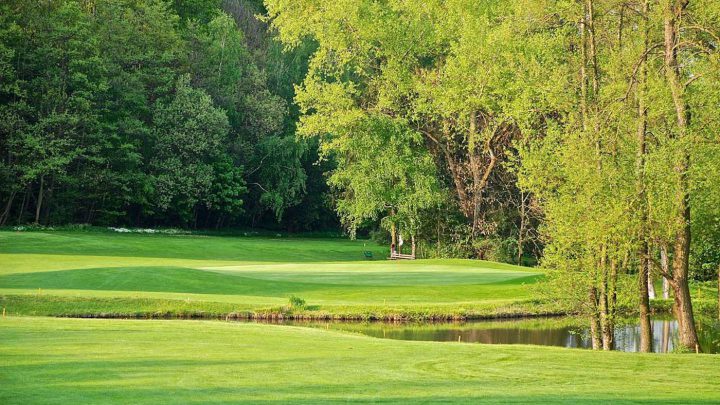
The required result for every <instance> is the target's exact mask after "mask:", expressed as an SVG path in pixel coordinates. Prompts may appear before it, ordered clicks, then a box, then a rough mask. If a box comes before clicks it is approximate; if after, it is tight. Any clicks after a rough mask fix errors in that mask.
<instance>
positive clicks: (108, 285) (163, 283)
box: [0, 267, 342, 296]
mask: <svg viewBox="0 0 720 405" xmlns="http://www.w3.org/2000/svg"><path fill="white" fill-rule="evenodd" d="M0 286H1V287H2V288H26V289H38V288H40V289H66V290H106V291H149V292H172V293H197V294H237V295H257V296H285V295H287V294H289V293H296V294H297V293H300V294H302V293H304V292H308V291H313V290H317V289H321V288H326V287H327V286H326V285H323V284H312V283H302V282H287V281H279V280H260V279H254V278H249V277H243V276H239V275H227V274H221V273H214V272H208V271H203V270H195V269H189V268H183V267H107V268H92V269H75V270H60V271H46V272H35V273H17V274H8V275H3V276H0ZM341 287H342V286H335V288H341Z"/></svg>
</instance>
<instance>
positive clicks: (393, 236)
mask: <svg viewBox="0 0 720 405" xmlns="http://www.w3.org/2000/svg"><path fill="white" fill-rule="evenodd" d="M390 216H391V217H394V216H395V209H392V210H390ZM397 248H398V245H397V230H396V228H395V222H394V220H393V222H391V223H390V255H391V256H392V254H393V253H395V251H396V249H397Z"/></svg>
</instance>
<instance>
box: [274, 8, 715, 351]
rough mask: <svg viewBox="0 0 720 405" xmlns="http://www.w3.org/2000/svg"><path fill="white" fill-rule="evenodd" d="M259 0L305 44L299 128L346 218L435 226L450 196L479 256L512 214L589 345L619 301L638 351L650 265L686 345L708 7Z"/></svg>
mask: <svg viewBox="0 0 720 405" xmlns="http://www.w3.org/2000/svg"><path fill="white" fill-rule="evenodd" d="M266 6H267V8H268V12H269V13H268V17H267V19H268V21H270V22H271V24H272V27H273V28H274V29H276V30H277V32H278V35H279V38H280V39H281V40H282V41H283V42H284V43H285V44H286V46H287V47H288V48H289V49H293V47H295V46H297V45H298V44H301V43H303V42H304V41H307V40H308V39H310V40H312V41H314V42H316V43H317V44H318V48H317V50H316V51H315V53H314V54H313V55H312V58H311V60H310V64H309V71H308V73H307V75H306V77H305V79H304V81H303V83H302V85H301V86H299V89H298V93H297V95H296V97H295V100H296V102H297V104H298V105H299V107H300V109H301V112H302V113H303V114H302V115H301V117H300V121H299V127H298V133H299V134H300V136H301V137H305V138H308V139H319V142H320V151H321V156H333V157H334V158H335V159H336V160H337V162H338V163H337V164H338V166H337V169H336V170H335V171H333V172H332V174H331V176H330V177H329V183H330V185H331V186H332V187H333V188H334V189H336V190H338V192H339V194H340V202H339V204H338V212H339V214H340V216H341V219H342V220H343V221H344V223H345V224H346V226H348V227H349V228H351V229H352V228H353V227H356V226H358V225H360V224H362V223H363V222H364V221H367V220H368V219H374V220H378V219H380V220H382V222H383V223H384V224H385V226H386V227H387V229H390V230H394V229H395V228H396V227H399V228H401V229H405V230H407V232H410V233H413V234H414V233H417V234H421V235H424V236H427V237H430V238H432V237H433V236H432V235H434V229H433V228H434V227H435V226H439V225H438V224H437V218H438V217H443V218H444V222H445V224H444V226H445V227H446V228H447V225H448V224H449V223H451V221H450V220H448V218H449V217H450V216H451V215H448V214H445V213H447V212H455V213H457V214H458V216H459V217H460V218H459V219H460V220H459V221H458V223H460V224H463V225H465V226H464V227H463V229H464V230H463V231H462V232H458V234H460V235H464V237H466V238H467V240H469V243H466V244H464V246H469V247H470V249H472V250H473V251H474V252H475V254H476V255H477V256H478V257H482V254H483V252H485V251H487V248H488V245H489V242H488V241H493V240H497V239H498V238H500V239H502V236H503V235H508V234H510V233H509V232H508V231H507V228H508V227H510V228H511V229H513V232H512V235H514V244H515V246H517V250H518V251H519V252H520V256H522V252H523V250H524V243H527V242H524V241H523V240H524V239H525V238H527V239H526V240H529V239H531V238H533V239H536V240H538V241H539V243H540V244H541V245H542V246H543V247H544V249H543V258H542V264H543V265H544V266H546V267H547V268H550V269H554V270H555V271H553V272H551V278H552V279H553V282H552V283H551V285H552V286H554V288H555V294H554V296H555V297H558V299H563V300H565V301H567V302H568V303H569V304H570V305H573V306H574V308H576V310H577V311H579V312H581V313H583V314H585V315H586V316H588V319H589V320H590V325H591V337H592V342H593V346H594V347H595V348H605V349H611V348H612V347H613V330H614V325H615V322H616V320H617V317H618V308H619V306H621V305H623V304H627V305H632V306H635V307H636V308H638V310H639V312H640V315H641V321H642V322H641V326H642V328H641V329H642V338H643V339H642V350H644V351H649V350H650V346H651V344H652V341H651V335H650V320H649V314H650V308H649V296H650V294H651V292H652V293H653V294H654V281H655V280H658V279H663V280H664V282H665V285H666V288H667V289H669V290H671V293H672V294H671V295H672V296H673V299H674V309H675V313H676V315H677V319H678V322H679V339H680V345H681V346H683V347H685V348H688V349H690V350H698V349H699V347H698V346H699V343H698V338H697V333H696V328H695V321H694V318H693V309H692V300H691V297H690V291H689V282H690V280H691V279H699V280H707V279H710V278H714V277H717V276H715V275H716V274H717V271H718V265H720V257H719V255H720V248H719V247H720V215H719V214H720V208H719V207H720V204H718V202H720V201H719V200H718V199H719V198H720V142H719V141H720V137H719V130H718V128H720V109H718V107H719V106H720V52H718V46H720V3H718V2H717V1H712V0H691V1H688V0H652V1H651V0H581V1H577V0H533V1H529V0H528V1H512V2H508V1H499V0H498V1H494V0H488V1H482V2H477V1H470V0H453V1H439V0H438V1H425V0H422V1H420V0H408V1H401V2H394V1H390V2H376V1H369V0H368V1H350V0H348V1H335V2H332V3H328V2H324V1H320V0H296V1H280V0H267V1H266ZM378 185H382V186H378ZM448 206H450V207H453V208H454V209H455V210H454V211H453V210H452V209H450V211H448V210H447V208H446V207H448ZM394 233H395V232H394V231H393V234H394ZM438 233H440V232H439V231H438ZM445 234H448V232H447V230H446V232H445ZM440 240H441V238H437V242H440ZM501 245H502V243H501ZM496 249H497V248H496ZM514 253H517V252H514ZM632 279H634V280H635V281H634V282H632V283H630V284H629V283H628V280H632ZM665 294H666V295H665V296H666V297H667V296H669V294H670V291H668V292H665Z"/></svg>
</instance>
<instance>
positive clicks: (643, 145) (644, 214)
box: [636, 0, 652, 353]
mask: <svg viewBox="0 0 720 405" xmlns="http://www.w3.org/2000/svg"><path fill="white" fill-rule="evenodd" d="M648 12H649V9H648V1H647V0H645V2H644V3H643V25H644V33H643V38H644V47H643V57H642V59H641V61H640V63H641V70H640V81H639V84H638V128H637V143H638V150H637V158H636V171H637V184H636V190H637V194H638V201H640V205H641V206H640V235H639V239H640V268H639V271H638V284H639V287H640V288H639V294H640V308H639V309H640V351H641V352H645V353H648V352H651V351H652V324H651V323H650V299H649V283H651V282H652V277H651V275H650V256H649V255H650V245H649V243H648V235H647V222H648V204H647V195H646V190H645V158H646V154H647V142H646V133H647V107H646V90H647V74H648V69H647V49H648V41H649V35H650V33H649V30H650V27H649V24H648V18H649V17H648Z"/></svg>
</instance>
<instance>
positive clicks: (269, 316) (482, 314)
mask: <svg viewBox="0 0 720 405" xmlns="http://www.w3.org/2000/svg"><path fill="white" fill-rule="evenodd" d="M652 306H653V312H654V313H655V314H670V313H671V301H669V300H656V301H653V303H652ZM0 307H2V308H4V309H5V310H6V312H7V314H8V315H21V316H54V317H68V318H131V319H225V320H338V321H341V320H345V321H393V322H397V321H425V322H427V321H431V322H432V321H466V320H467V321H469V320H493V319H517V318H543V317H558V316H566V315H573V311H570V310H567V309H565V308H562V307H561V306H559V305H557V304H554V303H548V302H542V301H539V300H526V301H516V302H511V303H501V304H492V303H489V304H477V305H469V304H467V305H463V304H447V305H433V306H424V305H414V306H413V305H405V306H390V305H387V306H383V305H353V306H322V307H320V306H317V305H306V306H303V307H290V306H280V307H270V308H267V307H265V308H263V307H259V308H257V307H253V306H250V305H239V304H234V303H224V302H208V301H196V300H172V299H153V298H128V297H122V298H121V297H112V298H107V297H77V296H54V295H45V294H19V295H0ZM715 308H716V307H715V306H714V305H713V303H712V302H705V301H701V300H698V301H697V303H696V307H695V309H696V313H698V314H714V313H715V311H716V309H715ZM622 313H623V314H624V315H626V316H633V315H635V314H634V313H633V310H632V309H631V308H627V309H626V310H624V311H622Z"/></svg>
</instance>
